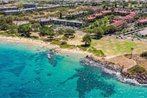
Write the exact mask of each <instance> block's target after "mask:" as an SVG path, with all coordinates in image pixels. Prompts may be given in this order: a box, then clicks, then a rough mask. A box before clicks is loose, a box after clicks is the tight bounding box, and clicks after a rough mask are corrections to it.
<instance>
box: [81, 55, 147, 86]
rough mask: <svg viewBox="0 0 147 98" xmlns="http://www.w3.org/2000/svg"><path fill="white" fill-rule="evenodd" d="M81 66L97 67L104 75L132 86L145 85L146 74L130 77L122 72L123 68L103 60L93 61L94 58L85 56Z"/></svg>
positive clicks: (130, 75)
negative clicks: (107, 74)
mask: <svg viewBox="0 0 147 98" xmlns="http://www.w3.org/2000/svg"><path fill="white" fill-rule="evenodd" d="M81 64H82V65H90V66H96V67H99V68H101V69H102V70H103V71H105V72H106V73H109V74H111V75H113V76H115V77H116V78H117V79H118V80H120V81H121V82H125V83H129V84H134V85H145V86H146V85H147V74H146V73H137V74H135V75H132V74H130V73H128V72H126V71H125V72H124V71H123V66H119V65H116V64H113V63H111V62H107V61H104V60H98V59H95V58H94V57H89V56H86V58H85V59H84V60H81Z"/></svg>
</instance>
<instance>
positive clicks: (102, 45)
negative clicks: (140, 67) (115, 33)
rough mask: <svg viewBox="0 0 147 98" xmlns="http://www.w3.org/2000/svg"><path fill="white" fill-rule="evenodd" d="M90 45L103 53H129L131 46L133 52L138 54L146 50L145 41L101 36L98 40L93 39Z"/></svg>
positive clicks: (146, 44)
mask: <svg viewBox="0 0 147 98" xmlns="http://www.w3.org/2000/svg"><path fill="white" fill-rule="evenodd" d="M91 47H94V48H96V49H97V50H102V51H103V52H104V54H105V55H122V54H128V53H131V51H132V50H131V48H134V50H133V53H134V54H138V53H141V52H143V51H145V50H147V43H145V42H133V41H129V40H118V39H113V38H111V39H110V38H102V39H100V40H93V41H92V44H91Z"/></svg>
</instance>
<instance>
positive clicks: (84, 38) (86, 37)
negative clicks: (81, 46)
mask: <svg viewBox="0 0 147 98" xmlns="http://www.w3.org/2000/svg"><path fill="white" fill-rule="evenodd" d="M83 42H85V46H90V44H91V37H90V35H89V34H86V35H85V36H84V37H83Z"/></svg>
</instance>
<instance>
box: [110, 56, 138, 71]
mask: <svg viewBox="0 0 147 98" xmlns="http://www.w3.org/2000/svg"><path fill="white" fill-rule="evenodd" d="M107 61H109V62H112V63H114V64H117V65H119V66H123V68H124V71H126V70H127V69H129V68H131V67H133V66H135V65H136V64H137V63H136V62H135V60H133V59H129V58H127V57H125V56H116V57H112V58H108V59H107Z"/></svg>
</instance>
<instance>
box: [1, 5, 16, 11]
mask: <svg viewBox="0 0 147 98" xmlns="http://www.w3.org/2000/svg"><path fill="white" fill-rule="evenodd" d="M17 9H18V8H17V7H16V6H10V7H0V11H8V10H17Z"/></svg>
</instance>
